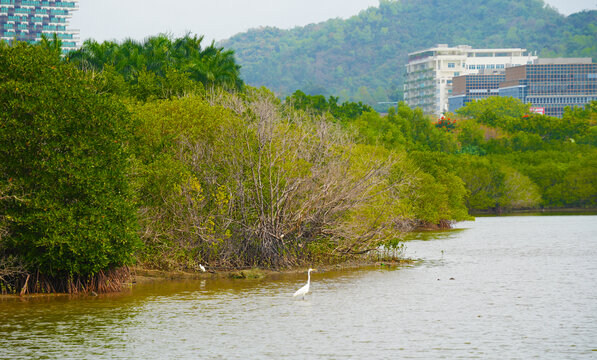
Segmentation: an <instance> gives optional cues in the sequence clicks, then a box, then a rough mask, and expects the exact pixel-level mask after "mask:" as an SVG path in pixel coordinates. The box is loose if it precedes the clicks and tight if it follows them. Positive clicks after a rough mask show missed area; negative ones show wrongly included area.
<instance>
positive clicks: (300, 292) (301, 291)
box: [292, 269, 317, 300]
mask: <svg viewBox="0 0 597 360" xmlns="http://www.w3.org/2000/svg"><path fill="white" fill-rule="evenodd" d="M311 271H317V269H309V271H308V272H307V285H305V286H303V287H302V288H300V289H298V290H297V291H296V292H295V293H294V295H292V296H294V297H297V296H302V297H303V300H305V295H307V293H308V292H309V286H310V285H311Z"/></svg>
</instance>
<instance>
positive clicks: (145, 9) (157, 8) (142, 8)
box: [71, 0, 597, 41]
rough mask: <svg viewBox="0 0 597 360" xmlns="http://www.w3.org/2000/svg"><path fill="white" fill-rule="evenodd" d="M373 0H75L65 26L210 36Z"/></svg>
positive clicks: (594, 3)
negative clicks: (77, 4) (72, 13)
mask: <svg viewBox="0 0 597 360" xmlns="http://www.w3.org/2000/svg"><path fill="white" fill-rule="evenodd" d="M546 2H547V3H548V4H550V5H552V6H554V7H555V8H557V9H558V10H559V11H560V12H561V13H563V14H566V15H568V14H571V13H573V12H577V11H580V10H583V9H592V10H594V9H597V0H547V1H546ZM378 3H379V2H378V0H80V1H79V10H78V11H76V12H75V13H74V15H73V18H72V20H71V27H72V28H74V29H79V30H80V31H81V40H85V39H88V38H94V39H96V40H98V41H103V40H112V39H116V40H123V39H125V38H127V37H131V38H134V39H138V40H142V39H144V38H145V37H147V36H150V35H156V34H159V33H164V32H165V33H170V34H173V35H176V36H178V35H182V34H184V33H186V32H191V33H193V34H199V35H201V34H203V35H205V39H206V40H209V41H211V40H212V39H215V40H222V39H226V38H229V37H231V36H232V35H234V34H236V33H239V32H243V31H246V30H248V29H250V28H256V27H259V26H275V27H279V28H283V29H288V28H292V27H295V26H303V25H307V24H310V23H314V22H321V21H324V20H327V19H330V18H336V17H340V18H348V17H350V16H352V15H356V14H358V13H359V11H361V10H364V9H366V8H368V7H370V6H377V4H378Z"/></svg>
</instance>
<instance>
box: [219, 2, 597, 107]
mask: <svg viewBox="0 0 597 360" xmlns="http://www.w3.org/2000/svg"><path fill="white" fill-rule="evenodd" d="M596 38H597V11H585V12H581V13H577V14H572V15H570V16H568V17H566V16H564V15H562V14H560V13H558V12H557V11H556V10H555V9H553V8H551V7H549V6H547V5H546V4H545V3H544V2H543V1H542V0H481V1H467V0H441V1H440V0H397V1H390V0H380V3H379V6H378V7H372V8H369V9H367V10H364V11H361V12H360V13H359V14H358V15H356V16H353V17H351V18H349V19H347V20H342V19H332V20H328V21H325V22H322V23H319V24H312V25H308V26H305V27H297V28H294V29H291V30H280V29H277V28H271V27H265V28H259V29H253V30H249V31H248V32H245V33H241V34H238V35H236V36H234V37H232V38H230V39H228V40H226V41H223V42H222V43H221V45H222V46H224V47H226V48H228V49H232V50H234V51H235V55H236V58H237V60H238V62H239V64H240V65H241V66H242V68H241V76H242V77H243V79H244V80H245V81H246V82H247V83H248V84H249V85H253V86H267V87H268V88H270V89H272V90H273V91H275V92H276V93H277V94H279V95H281V96H287V95H289V94H291V93H293V92H294V91H295V90H297V89H301V90H303V91H304V92H305V93H307V94H308V95H315V94H322V95H326V96H327V95H334V96H339V98H340V100H341V101H346V100H349V101H357V102H358V101H362V102H363V103H366V104H370V105H373V104H376V103H377V102H381V101H389V100H391V101H398V100H400V99H401V98H402V83H403V78H404V71H405V70H404V65H405V64H406V62H407V56H408V53H409V52H413V51H417V50H420V49H424V48H426V47H430V46H434V45H436V44H438V43H445V44H449V45H451V46H454V45H460V44H465V45H471V46H473V47H479V48H488V47H521V48H526V49H528V50H530V51H533V52H535V51H536V52H537V54H538V55H539V56H543V57H555V56H584V57H593V58H597V41H595V39H596ZM382 110H384V111H385V110H386V109H382Z"/></svg>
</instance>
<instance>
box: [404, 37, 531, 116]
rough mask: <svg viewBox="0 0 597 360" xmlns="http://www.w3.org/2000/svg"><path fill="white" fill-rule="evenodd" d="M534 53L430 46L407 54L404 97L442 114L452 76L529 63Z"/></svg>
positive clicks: (445, 109)
mask: <svg viewBox="0 0 597 360" xmlns="http://www.w3.org/2000/svg"><path fill="white" fill-rule="evenodd" d="M535 59H537V56H533V55H530V54H528V53H527V50H526V49H520V48H514V49H473V48H472V47H470V46H468V45H459V46H456V47H448V45H446V44H439V45H437V46H435V47H433V48H430V49H425V50H421V51H417V52H414V53H411V54H409V55H408V64H407V65H406V79H405V82H404V101H405V102H406V104H407V105H409V106H410V107H413V108H415V107H419V108H421V109H422V110H423V111H424V112H425V113H427V114H430V115H435V116H441V115H442V114H443V113H445V112H447V111H448V97H449V96H450V95H451V94H452V78H453V77H454V76H459V75H469V74H478V73H479V72H485V73H488V72H501V71H504V70H505V68H507V67H511V66H518V65H526V64H532V63H533V60H535Z"/></svg>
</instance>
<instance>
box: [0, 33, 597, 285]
mask: <svg viewBox="0 0 597 360" xmlns="http://www.w3.org/2000/svg"><path fill="white" fill-rule="evenodd" d="M162 40H164V44H170V45H172V44H177V43H179V40H180V39H177V40H170V39H167V38H163V39H162ZM191 40H192V38H189V37H185V38H183V39H182V40H181V41H182V42H185V41H190V42H193V41H195V42H194V43H195V45H197V44H198V43H200V38H199V39H197V38H195V40H193V41H191ZM88 44H91V42H89V43H88ZM170 45H169V46H170ZM166 47H167V46H166ZM193 48H194V49H197V46H194V47H193ZM59 49H60V47H59V46H57V45H56V43H54V42H50V41H47V40H45V41H43V42H42V43H41V44H40V45H37V46H31V45H27V44H18V45H16V46H15V47H8V46H7V45H5V44H3V43H0V174H1V177H0V292H15V291H17V290H19V289H22V291H27V290H28V289H29V290H32V291H55V290H58V291H60V290H66V291H76V290H77V289H83V290H89V289H97V290H100V289H103V290H109V289H111V288H110V287H109V286H107V284H113V283H114V280H115V278H116V276H117V273H116V271H118V270H116V269H118V268H119V267H122V266H126V265H129V264H131V263H133V262H134V261H135V260H136V261H138V262H139V263H141V264H142V265H143V266H148V267H154V268H160V269H183V270H185V269H193V270H196V269H198V268H199V264H204V265H207V266H208V267H212V268H220V269H221V268H238V267H246V266H263V267H286V266H293V265H297V264H302V263H305V262H313V261H328V262H330V261H341V260H343V259H346V258H347V257H351V256H358V255H361V254H367V253H377V252H376V251H377V250H378V249H380V248H381V247H384V248H386V249H397V248H399V241H400V238H401V236H402V235H403V234H404V233H406V232H408V231H411V230H413V229H414V228H416V227H420V226H426V227H447V226H449V225H450V224H451V223H452V222H454V221H462V220H466V219H470V216H469V211H498V212H499V211H502V210H504V209H505V210H509V209H534V208H539V207H543V208H559V207H582V208H589V207H596V206H597V181H596V180H595V179H597V173H596V169H597V130H596V129H597V127H596V124H597V102H593V103H591V104H589V105H588V106H587V107H586V108H585V109H573V110H571V109H568V110H567V111H566V112H565V114H564V116H563V118H562V119H556V118H550V117H547V116H541V115H536V114H531V113H529V108H528V105H525V104H522V103H520V102H518V101H516V100H513V99H509V98H497V97H496V98H490V99H487V100H483V101H478V102H474V103H470V104H468V105H467V106H465V107H464V108H462V109H460V110H459V111H458V113H457V114H449V116H447V117H446V118H443V119H439V120H438V121H436V122H434V121H432V120H431V119H430V118H429V117H427V116H425V115H424V114H423V113H422V112H421V110H420V109H410V108H409V107H407V106H406V105H405V104H404V103H399V104H398V106H396V107H395V108H391V109H389V111H388V113H387V114H385V115H381V114H379V113H378V112H375V111H374V110H373V109H372V108H371V107H370V106H368V105H365V104H363V103H351V102H342V103H340V102H339V98H337V97H333V96H330V97H328V98H326V97H324V96H322V95H307V94H306V93H305V92H303V91H296V92H295V93H294V94H292V95H291V96H288V97H287V98H286V99H285V100H284V101H281V100H279V99H278V98H277V97H276V96H275V95H274V94H273V93H272V92H271V91H270V90H268V89H266V88H260V89H256V88H252V87H248V86H246V87H243V88H242V90H241V91H230V87H228V86H227V85H225V84H221V85H223V86H222V87H217V86H216V85H217V84H216V83H212V84H211V85H212V86H207V88H206V87H205V85H209V84H210V83H209V82H204V80H202V79H199V78H193V77H192V74H191V73H192V71H191V70H189V69H190V68H185V67H184V66H182V65H180V64H181V62H178V63H177V62H176V61H174V62H172V63H168V64H170V65H164V64H162V65H163V66H157V67H155V68H151V70H150V68H148V67H146V65H143V69H142V70H140V71H137V70H132V71H130V72H128V73H127V72H125V71H124V70H123V69H124V68H126V67H122V64H125V63H126V62H127V61H129V60H130V59H132V58H127V59H128V60H126V61H124V60H123V61H122V62H121V61H120V60H119V61H106V62H98V64H99V65H97V67H95V66H96V65H94V66H92V65H90V64H91V62H89V63H87V62H85V61H87V60H85V61H83V60H81V58H76V57H75V56H74V55H73V56H72V57H70V58H66V59H64V58H61V57H60V51H59ZM152 56H153V55H152ZM152 56H148V57H147V58H145V60H144V61H146V64H149V63H152V62H153V60H151V59H152ZM75 58H76V59H75ZM156 59H158V60H159V61H162V60H163V59H165V58H164V57H162V56H161V55H159V56H158V55H156V57H155V59H154V60H156ZM181 59H182V57H181ZM159 61H158V62H159ZM73 63H75V64H73ZM102 64H103V65H102ZM172 64H174V65H172ZM177 64H178V65H177ZM189 66H190V65H189ZM191 67H192V66H191ZM81 68H84V69H85V70H81ZM185 69H186V70H185ZM31 276H34V277H35V282H33V281H32V282H28V281H29V278H30V277H31ZM40 281H41V282H42V283H45V284H46V285H47V284H54V285H55V286H50V285H48V286H39V283H40ZM44 281H45V282H44ZM100 284H103V285H101V286H100Z"/></svg>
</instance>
